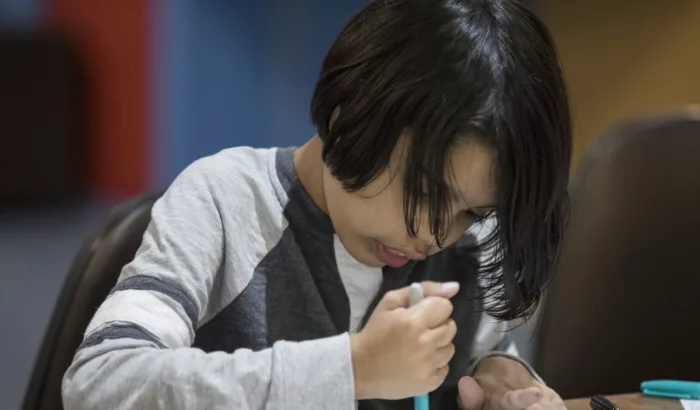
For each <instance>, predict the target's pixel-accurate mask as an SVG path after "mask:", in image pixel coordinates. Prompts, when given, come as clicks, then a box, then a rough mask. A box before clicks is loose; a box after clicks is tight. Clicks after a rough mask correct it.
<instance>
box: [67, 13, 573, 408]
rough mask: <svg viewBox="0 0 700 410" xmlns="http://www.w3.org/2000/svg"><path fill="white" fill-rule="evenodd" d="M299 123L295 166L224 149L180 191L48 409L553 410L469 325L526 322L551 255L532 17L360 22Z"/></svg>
mask: <svg viewBox="0 0 700 410" xmlns="http://www.w3.org/2000/svg"><path fill="white" fill-rule="evenodd" d="M312 119H313V121H314V123H315V125H316V126H317V128H318V135H316V136H314V137H313V138H312V139H311V140H310V141H309V142H308V143H306V144H305V145H304V146H303V147H301V148H299V149H296V150H294V149H258V150H256V149H251V148H234V149H229V150H225V151H223V152H221V153H219V154H216V155H213V156H211V157H208V158H204V159H202V160H199V161H197V162H195V163H194V164H193V165H191V166H190V167H189V168H188V169H187V170H185V171H184V172H183V173H182V174H181V175H180V176H179V177H178V178H177V180H176V181H175V182H174V183H173V185H172V186H171V187H170V189H169V190H168V192H167V193H166V194H165V196H164V197H163V198H162V199H161V200H159V201H158V203H157V204H156V205H155V207H154V209H153V213H152V218H153V219H152V223H151V224H150V226H149V228H148V231H147V232H146V234H145V236H144V240H143V244H142V246H141V248H140V250H139V252H138V253H137V255H136V258H135V259H134V261H133V262H132V263H130V264H129V265H127V266H126V267H125V268H124V270H123V272H122V275H121V277H120V280H119V282H118V284H117V285H116V287H115V288H114V290H113V292H112V294H111V295H110V296H109V298H108V299H107V300H106V301H105V302H104V303H103V305H102V306H101V307H100V309H99V310H98V311H97V313H96V314H95V317H94V319H93V321H92V322H91V324H90V326H89V327H88V329H87V332H86V337H85V340H84V342H83V344H82V345H81V347H80V349H79V350H78V352H77V354H76V356H75V359H74V362H73V364H72V366H71V368H70V369H69V370H68V372H67V374H66V376H65V380H64V386H63V395H64V402H65V407H66V408H67V409H98V408H104V409H197V408H200V409H205V408H206V409H254V408H255V409H262V408H267V409H353V408H355V406H356V405H358V404H357V401H359V407H360V408H362V409H409V408H412V402H411V400H410V397H411V396H414V395H419V394H424V393H427V392H431V393H430V396H431V401H432V405H433V408H439V409H452V408H455V409H456V408H462V409H469V410H472V409H473V410H476V409H482V408H487V409H503V410H516V409H528V410H553V409H559V408H563V407H564V404H563V402H562V401H561V399H560V398H559V396H557V395H556V393H554V392H553V391H552V390H551V389H549V388H547V387H546V386H544V385H543V384H542V383H541V382H540V381H538V380H537V378H536V376H535V375H534V373H533V372H532V371H531V369H530V368H529V366H527V364H525V363H524V362H522V361H521V360H519V359H518V358H517V357H516V356H515V355H511V354H508V352H510V353H514V349H513V347H512V346H511V345H510V344H509V343H507V341H506V340H504V339H503V334H502V330H504V327H503V326H504V325H503V324H502V323H503V322H493V321H491V320H488V316H486V314H488V315H490V316H493V317H495V318H497V319H499V320H501V321H503V320H508V319H513V318H516V317H521V316H526V315H528V314H529V313H531V312H532V311H533V309H534V308H535V307H536V305H537V303H538V301H539V299H540V297H541V294H542V290H543V288H544V286H545V284H546V283H547V282H548V281H549V279H550V277H551V273H552V267H553V264H554V263H555V260H556V257H557V255H558V252H559V248H560V245H561V238H562V231H563V225H564V221H565V214H566V209H565V204H566V199H567V196H566V181H567V177H568V169H569V160H570V146H571V140H570V138H571V137H570V134H571V132H570V119H569V113H568V104H567V97H566V92H565V87H564V82H563V79H562V73H561V70H560V68H559V65H558V61H557V55H556V51H555V48H554V45H553V42H552V40H551V38H550V35H549V33H548V31H547V29H546V28H545V27H544V26H543V24H542V23H541V22H540V21H539V20H538V19H537V17H535V16H534V15H533V14H532V13H531V12H530V11H528V10H527V9H526V8H525V7H524V6H522V5H521V4H519V3H518V1H516V0H493V1H487V0H381V1H374V2H371V3H370V4H369V5H367V6H366V7H365V8H364V9H363V10H361V11H360V12H359V14H357V15H356V16H355V17H354V18H353V19H352V20H350V22H349V23H348V24H347V26H346V27H345V28H344V29H343V31H342V32H341V34H340V35H339V37H338V38H337V40H336V41H335V43H334V44H333V46H332V47H331V49H330V50H329V52H328V55H327V57H326V59H325V61H324V64H323V68H322V71H321V75H320V78H319V81H318V83H317V86H316V90H315V93H314V98H313V102H312ZM487 219H488V221H487V222H488V224H487V223H484V222H485V221H486V220H487ZM480 227H481V228H483V231H484V232H486V233H487V234H486V235H480V236H481V237H480V238H477V239H475V234H478V233H479V231H480V229H479V228H480ZM465 232H466V233H465ZM477 250H482V251H488V254H489V255H490V256H489V257H488V258H482V263H481V265H479V263H478V261H477V259H476V251H477ZM413 282H422V286H423V291H424V293H425V296H426V298H425V299H424V300H423V301H422V302H421V303H419V304H417V305H415V306H413V307H409V306H408V288H407V286H408V285H410V284H411V283H413ZM482 313H483V314H482ZM491 350H493V351H494V352H491V353H489V351H491ZM499 350H500V351H501V352H500V353H499ZM504 351H505V352H504Z"/></svg>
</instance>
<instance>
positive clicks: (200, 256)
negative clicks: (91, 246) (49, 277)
mask: <svg viewBox="0 0 700 410" xmlns="http://www.w3.org/2000/svg"><path fill="white" fill-rule="evenodd" d="M474 240H475V239H474V236H473V235H471V234H465V236H464V237H463V238H462V239H461V240H460V241H458V242H457V243H456V244H455V245H453V246H451V247H449V248H447V249H445V250H444V251H442V252H440V253H438V254H436V255H434V256H431V257H429V258H427V259H426V260H424V261H420V262H409V263H408V264H407V265H406V266H404V267H401V268H396V269H392V268H384V269H378V268H377V269H375V268H369V267H366V266H364V265H362V264H360V263H359V262H357V261H356V260H354V259H353V258H352V257H351V256H350V255H349V254H348V253H347V251H346V250H345V249H344V248H343V246H342V244H341V242H340V241H339V240H338V238H337V236H336V235H335V233H334V229H333V225H332V223H331V220H330V218H329V217H328V216H327V215H326V214H325V213H324V212H323V211H322V210H321V209H320V208H318V206H317V205H316V204H315V203H314V202H313V201H312V199H311V198H310V197H309V195H308V193H307V192H306V191H305V189H304V187H303V186H302V185H301V183H300V181H299V179H298V177H297V174H296V172H295V170H294V163H293V149H291V148H290V149H252V148H232V149H228V150H224V151H222V152H220V153H218V154H215V155H213V156H210V157H207V158H203V159H201V160H199V161H196V162H195V163H193V164H192V165H191V166H189V167H188V168H187V169H186V170H185V171H184V172H183V173H182V174H181V175H180V176H178V178H177V179H176V180H175V182H174V183H173V184H172V185H171V186H170V188H169V189H168V190H167V192H166V193H165V195H164V196H163V197H162V198H161V199H160V200H158V201H157V203H156V204H155V205H154V208H153V211H152V220H151V223H150V225H149V227H148V229H147V231H146V233H145V235H144V238H143V243H142V245H141V247H140V248H139V250H138V252H137V254H136V257H135V258H134V260H133V261H132V262H131V263H129V264H128V265H127V266H125V267H124V269H123V271H122V273H121V276H120V278H119V280H118V282H117V284H116V286H115V287H114V289H113V291H112V292H111V293H110V295H109V297H108V298H107V299H106V300H105V301H104V303H103V304H102V305H101V307H100V308H99V309H98V310H97V312H96V314H95V316H94V318H93V319H92V321H91V323H90V325H89V326H88V328H87V330H86V333H85V338H84V341H83V343H82V345H81V346H80V348H79V350H78V351H77V353H76V355H75V358H74V361H73V363H72V365H71V367H70V368H69V370H68V372H67V373H66V375H65V378H64V382H63V400H64V406H65V408H66V409H68V410H71V409H112V410H126V409H168V410H177V409H205V408H206V409H276V410H284V409H290V410H291V409H324V410H331V409H339V410H340V409H347V410H351V409H355V408H356V406H358V403H357V402H356V401H355V392H354V379H353V369H352V359H351V353H350V338H349V334H350V333H352V332H354V331H357V330H358V329H359V328H361V326H362V324H363V323H364V321H366V320H367V318H368V317H369V315H370V314H371V312H372V310H373V308H374V306H376V303H377V302H378V301H379V300H380V299H381V297H382V296H383V295H384V294H385V293H386V292H387V291H389V290H391V289H396V288H399V287H403V286H406V285H408V284H410V283H412V282H415V281H421V280H436V281H458V282H460V283H461V289H460V292H459V293H458V294H457V295H456V296H455V297H454V298H453V303H454V306H455V309H454V313H453V318H454V319H455V321H456V322H457V325H458V332H457V335H456V337H455V339H454V343H455V345H456V347H457V349H456V354H455V356H454V358H453V359H452V362H451V363H450V374H449V375H448V377H447V379H446V381H445V383H444V384H443V385H442V386H441V387H440V388H439V389H438V390H436V391H435V392H433V393H431V400H432V402H433V403H434V405H436V406H439V408H445V409H448V408H456V402H457V387H456V386H457V382H458V381H459V378H460V377H461V376H464V375H466V374H467V372H468V371H469V366H470V364H472V363H473V362H474V360H475V359H476V358H477V357H478V356H479V355H482V354H485V353H487V352H488V351H491V350H503V351H509V352H511V353H514V352H515V350H514V346H513V345H512V344H511V343H510V342H509V340H508V339H507V338H505V335H504V330H505V328H504V326H505V324H503V323H498V322H496V321H493V320H489V319H488V318H487V316H486V315H484V314H483V313H482V311H483V309H482V308H483V302H482V298H481V297H480V293H479V292H480V291H479V286H478V274H477V268H478V261H477V258H476V255H472V254H471V253H469V252H466V251H465V250H464V249H465V245H467V244H469V243H471V242H472V241H474ZM359 407H360V409H368V410H369V409H410V408H412V402H411V400H399V401H384V400H368V401H361V402H360V403H359Z"/></svg>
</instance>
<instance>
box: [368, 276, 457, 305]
mask: <svg viewBox="0 0 700 410" xmlns="http://www.w3.org/2000/svg"><path fill="white" fill-rule="evenodd" d="M421 286H422V288H423V295H424V296H425V297H429V296H438V297H443V298H451V297H452V296H454V295H455V294H456V293H457V291H458V290H459V283H457V282H445V283H439V282H421ZM410 293H411V287H410V286H406V287H403V288H400V289H396V290H392V291H389V292H387V293H386V294H385V295H384V297H382V300H381V301H380V302H379V303H378V304H377V310H384V311H386V310H394V309H398V308H407V307H409V298H410Z"/></svg>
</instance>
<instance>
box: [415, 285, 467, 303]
mask: <svg viewBox="0 0 700 410" xmlns="http://www.w3.org/2000/svg"><path fill="white" fill-rule="evenodd" d="M420 284H421V287H423V296H424V297H426V298H427V297H430V296H435V297H439V298H447V299H449V298H451V297H452V296H454V295H456V294H457V292H459V283H458V282H431V281H424V282H421V283H420Z"/></svg>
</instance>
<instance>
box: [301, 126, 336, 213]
mask: <svg viewBox="0 0 700 410" xmlns="http://www.w3.org/2000/svg"><path fill="white" fill-rule="evenodd" d="M322 150H323V141H321V138H320V137H319V136H318V135H314V136H313V137H312V138H311V139H310V140H309V141H307V142H306V144H304V145H302V146H301V147H299V148H298V149H297V150H296V151H294V170H295V171H296V173H297V177H298V178H299V182H301V185H302V186H303V187H304V189H306V192H307V193H308V194H309V196H310V197H311V199H312V200H313V201H314V203H315V204H316V205H318V207H319V208H321V210H322V211H323V212H324V213H325V214H328V207H327V205H326V195H325V190H324V187H323V172H324V170H325V165H324V164H323V159H322V158H321V152H322Z"/></svg>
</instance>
